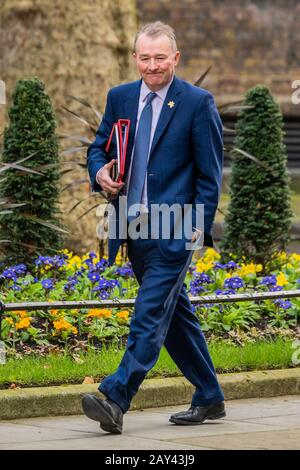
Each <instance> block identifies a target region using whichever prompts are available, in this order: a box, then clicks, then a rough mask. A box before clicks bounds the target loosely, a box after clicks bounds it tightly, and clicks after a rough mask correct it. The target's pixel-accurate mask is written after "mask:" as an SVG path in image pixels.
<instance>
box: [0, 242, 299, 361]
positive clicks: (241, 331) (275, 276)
mask: <svg viewBox="0 0 300 470" xmlns="http://www.w3.org/2000/svg"><path fill="white" fill-rule="evenodd" d="M219 259H220V255H219V254H218V253H217V252H216V251H215V250H213V249H207V250H206V252H205V254H204V256H203V257H202V258H200V259H199V260H198V261H196V262H195V263H193V264H192V265H191V266H190V268H189V272H188V274H187V276H186V285H187V288H188V292H189V294H190V295H193V296H194V295H196V296H197V295H208V294H216V295H220V294H235V293H243V292H263V291H280V290H283V289H284V290H287V289H297V288H299V287H300V255H299V254H296V253H294V254H290V255H288V254H286V253H280V254H278V257H277V268H276V269H274V270H273V271H272V272H270V273H268V275H263V274H262V266H261V265H254V264H246V263H240V264H236V263H235V262H234V261H230V262H228V263H226V264H221V263H220V262H219ZM0 281H1V296H0V298H1V300H2V301H3V302H5V303H10V302H30V301H31V302H33V301H49V302H51V301H56V300H68V301H71V300H72V301H80V300H95V299H96V300H97V299H102V300H105V299H115V298H118V299H120V298H134V297H135V296H136V293H137V290H138V284H137V282H136V280H135V278H134V276H133V272H132V269H131V266H130V263H129V262H125V263H122V261H121V259H120V258H117V261H116V264H115V265H114V266H109V265H108V261H107V259H105V258H103V259H99V258H98V257H97V255H96V254H95V253H89V254H87V255H85V256H82V257H79V256H76V255H73V254H72V253H70V252H69V251H67V250H63V251H62V252H60V253H58V254H57V255H55V256H53V257H48V256H40V257H38V258H37V259H36V260H35V268H34V269H32V270H30V271H29V270H28V269H27V267H26V266H25V265H24V264H19V265H13V266H6V267H3V266H2V268H0ZM193 308H194V311H195V313H196V315H197V316H198V318H199V320H200V323H201V327H202V329H203V331H204V332H205V333H206V335H207V336H208V337H209V338H213V339H216V338H219V337H220V338H227V339H229V340H231V341H236V342H238V343H242V342H243V341H245V340H253V341H254V340H256V339H257V338H260V337H270V338H272V337H274V336H276V335H281V336H282V335H284V336H296V335H297V334H298V332H299V313H300V298H299V299H298V298H296V299H293V301H289V300H285V299H284V298H283V299H278V300H266V301H254V302H253V301H252V302H251V301H247V302H240V303H234V304H233V303H230V304H214V305H201V306H197V305H195V306H193ZM130 315H131V311H130V309H129V310H124V309H120V308H112V309H108V308H102V309H95V308H94V309H86V308H81V309H78V310H56V309H49V310H48V311H42V310H37V311H34V312H26V311H15V312H6V313H5V314H4V317H3V320H2V331H1V335H2V339H3V340H4V341H5V343H6V345H7V346H8V348H12V349H13V350H19V351H22V352H24V353H26V352H32V350H34V351H37V350H38V351H40V352H43V351H49V350H53V349H54V350H55V349H61V348H66V347H67V348H75V349H86V348H88V347H89V346H95V347H100V346H101V345H102V344H104V343H117V344H124V342H125V341H126V337H127V334H128V331H129V321H130Z"/></svg>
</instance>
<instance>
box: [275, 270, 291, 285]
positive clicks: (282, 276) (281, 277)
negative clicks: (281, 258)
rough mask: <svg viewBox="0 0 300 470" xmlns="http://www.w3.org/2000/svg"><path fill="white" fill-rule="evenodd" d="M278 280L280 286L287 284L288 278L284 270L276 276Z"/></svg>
mask: <svg viewBox="0 0 300 470" xmlns="http://www.w3.org/2000/svg"><path fill="white" fill-rule="evenodd" d="M276 281H277V285H278V286H285V285H286V284H288V280H287V278H286V276H285V274H284V273H283V272H280V273H279V274H278V276H276Z"/></svg>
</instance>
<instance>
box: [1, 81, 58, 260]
mask: <svg viewBox="0 0 300 470" xmlns="http://www.w3.org/2000/svg"><path fill="white" fill-rule="evenodd" d="M9 119H10V122H9V125H8V127H7V128H6V129H5V132H4V148H3V157H2V161H3V163H14V162H16V161H17V160H20V159H22V158H26V157H28V156H29V155H32V154H34V156H33V158H31V159H30V160H27V168H29V169H32V170H33V171H32V172H31V173H29V172H24V171H23V170H22V169H21V170H8V171H7V172H6V174H5V176H6V178H5V179H3V180H2V181H1V185H0V198H9V200H10V201H11V202H12V203H13V204H20V206H18V207H14V210H13V211H11V212H9V213H5V214H0V240H9V242H10V243H8V244H5V256H6V259H8V258H9V259H12V260H15V259H18V262H20V261H21V260H22V261H25V262H27V263H30V261H31V259H32V256H33V254H34V255H38V254H41V253H43V254H44V255H46V254H50V253H53V252H55V251H56V250H58V249H59V248H61V246H62V242H63V240H62V235H61V233H62V231H63V230H62V229H61V228H60V227H59V222H58V220H57V217H58V209H57V207H56V204H57V202H58V197H59V185H58V183H59V169H58V164H59V157H58V141H57V137H56V135H55V127H56V124H55V118H54V113H53V109H52V105H51V101H50V98H49V96H48V95H47V94H46V93H45V91H44V85H43V83H42V82H41V81H40V80H39V79H37V78H30V79H26V80H19V81H18V82H17V85H16V87H15V90H14V92H13V96H12V106H11V108H10V110H9Z"/></svg>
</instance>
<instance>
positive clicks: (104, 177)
mask: <svg viewBox="0 0 300 470" xmlns="http://www.w3.org/2000/svg"><path fill="white" fill-rule="evenodd" d="M116 161H117V160H111V161H110V162H109V163H107V164H106V165H104V166H103V167H102V168H101V170H99V171H98V173H97V176H96V179H97V183H99V184H100V186H102V188H103V189H104V191H106V192H107V193H110V194H114V195H117V194H118V192H119V191H120V190H121V189H122V188H123V186H124V183H117V182H116V181H114V180H112V179H111V177H110V175H111V169H112V167H113V165H115V163H116Z"/></svg>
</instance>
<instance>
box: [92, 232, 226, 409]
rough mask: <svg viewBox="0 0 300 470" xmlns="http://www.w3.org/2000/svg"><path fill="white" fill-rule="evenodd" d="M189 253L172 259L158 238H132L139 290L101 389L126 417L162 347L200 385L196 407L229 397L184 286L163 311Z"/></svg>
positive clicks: (131, 252)
mask: <svg viewBox="0 0 300 470" xmlns="http://www.w3.org/2000/svg"><path fill="white" fill-rule="evenodd" d="M188 254H189V253H188V252H186V254H185V255H184V257H183V258H181V259H179V260H178V259H175V260H168V259H166V258H165V257H164V256H163V255H162V254H161V252H160V250H159V248H158V246H157V243H156V241H155V240H151V239H147V240H143V239H137V240H130V239H129V240H128V255H129V259H130V261H131V263H132V268H133V271H134V274H135V276H136V278H137V280H138V282H139V285H140V288H139V291H138V295H137V298H136V302H135V309H134V313H133V315H132V318H131V323H130V333H129V337H128V341H127V345H126V351H125V353H124V356H123V358H122V361H121V363H120V365H119V367H118V369H117V371H116V372H115V373H114V374H112V375H110V376H108V377H106V378H105V379H104V380H103V381H102V382H101V384H100V386H99V390H100V391H101V392H102V393H103V394H104V395H105V396H106V397H108V398H110V399H111V400H113V401H114V402H116V403H117V404H118V405H119V406H120V407H121V409H122V410H123V412H124V413H125V412H126V411H127V410H128V409H129V407H130V402H131V400H132V398H133V396H134V395H135V394H136V392H137V391H138V388H139V386H140V384H141V383H142V381H143V380H144V378H145V376H146V374H147V372H148V371H149V370H150V369H152V367H153V366H154V365H155V363H156V361H157V359H158V357H159V353H160V350H161V348H162V346H163V345H165V347H166V349H167V351H168V353H169V354H170V356H171V358H172V359H173V361H174V362H175V363H176V364H177V366H178V367H179V369H180V370H181V371H182V373H183V374H184V375H185V377H186V378H187V379H188V380H189V381H190V382H191V383H192V384H193V385H194V386H195V387H196V389H195V393H194V395H193V398H192V405H201V406H206V405H209V404H213V403H216V402H219V401H222V400H223V399H224V395H223V392H222V389H221V388H220V385H219V383H218V381H217V377H216V373H215V370H214V366H213V363H212V360H211V358H210V355H209V352H208V349H207V345H206V341H205V338H204V335H203V333H202V331H201V329H200V325H199V321H198V319H197V317H196V315H195V314H194V313H193V312H192V307H191V303H190V301H189V299H188V295H187V292H186V287H185V286H184V285H183V286H182V289H181V291H180V293H179V294H178V295H177V296H175V297H174V301H173V304H172V305H171V308H169V309H167V310H166V309H164V308H163V306H164V302H165V300H166V298H167V297H168V294H169V292H170V291H171V289H172V287H173V285H174V283H175V282H176V281H177V279H178V276H179V274H180V272H181V270H182V269H183V267H184V264H185V262H186V261H187V256H188Z"/></svg>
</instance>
